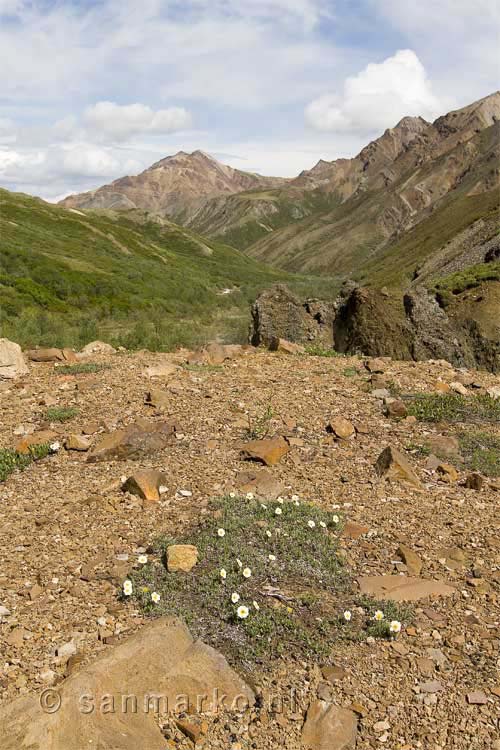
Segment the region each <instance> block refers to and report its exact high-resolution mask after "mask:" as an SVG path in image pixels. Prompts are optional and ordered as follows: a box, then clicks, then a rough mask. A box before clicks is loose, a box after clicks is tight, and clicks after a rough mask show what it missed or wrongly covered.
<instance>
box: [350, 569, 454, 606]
mask: <svg viewBox="0 0 500 750" xmlns="http://www.w3.org/2000/svg"><path fill="white" fill-rule="evenodd" d="M358 584H359V589H360V592H361V593H362V594H364V595H366V596H372V597H373V598H374V599H382V600H384V601H386V600H387V601H392V602H416V601H419V600H420V599H426V598H427V597H429V596H451V595H452V594H454V593H455V589H454V588H453V587H452V586H448V585H447V584H446V583H443V582H442V581H433V580H426V579H424V578H416V577H413V578H411V577H409V576H399V575H394V576H392V575H386V576H362V577H361V578H358Z"/></svg>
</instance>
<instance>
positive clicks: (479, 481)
mask: <svg viewBox="0 0 500 750" xmlns="http://www.w3.org/2000/svg"><path fill="white" fill-rule="evenodd" d="M465 486H466V487H467V489H468V490H476V492H480V491H481V490H482V489H483V487H484V477H482V476H481V474H478V472H477V471H473V472H472V474H469V475H468V477H467V478H466V480H465Z"/></svg>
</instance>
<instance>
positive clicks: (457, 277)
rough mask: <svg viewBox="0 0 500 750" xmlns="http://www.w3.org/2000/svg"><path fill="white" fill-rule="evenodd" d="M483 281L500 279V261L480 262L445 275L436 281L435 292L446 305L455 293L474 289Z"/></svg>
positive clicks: (444, 305)
mask: <svg viewBox="0 0 500 750" xmlns="http://www.w3.org/2000/svg"><path fill="white" fill-rule="evenodd" d="M483 281H500V261H495V262H493V263H478V264H477V265H475V266H469V268H465V269H464V270H463V271H457V273H452V274H450V275H449V276H445V277H443V278H442V279H439V281H438V282H437V283H436V286H435V292H436V295H437V298H438V300H439V303H440V304H441V305H442V306H443V307H446V306H447V305H448V304H449V303H450V302H451V301H452V299H453V296H454V295H457V294H461V293H462V292H464V291H465V290H466V289H474V288H475V287H477V286H479V285H480V284H482V283H483Z"/></svg>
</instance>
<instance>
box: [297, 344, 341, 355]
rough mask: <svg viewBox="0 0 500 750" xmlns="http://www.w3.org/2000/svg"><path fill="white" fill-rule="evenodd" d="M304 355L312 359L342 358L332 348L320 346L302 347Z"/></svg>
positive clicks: (309, 345)
mask: <svg viewBox="0 0 500 750" xmlns="http://www.w3.org/2000/svg"><path fill="white" fill-rule="evenodd" d="M304 348H305V351H306V354H308V355H310V356H312V357H343V356H344V355H343V354H339V352H336V351H335V349H334V348H333V347H326V346H323V345H322V344H308V345H307V346H305V347H304Z"/></svg>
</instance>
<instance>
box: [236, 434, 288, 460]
mask: <svg viewBox="0 0 500 750" xmlns="http://www.w3.org/2000/svg"><path fill="white" fill-rule="evenodd" d="M289 450H290V446H289V444H288V443H287V441H286V440H285V439H284V438H283V437H273V438H265V439H264V440H252V441H251V442H250V443H247V444H246V445H245V447H244V448H243V450H242V456H243V458H245V459H246V460H248V461H260V462H261V463H263V464H265V465H266V466H274V464H277V463H278V462H279V461H281V459H282V458H283V456H284V455H285V454H286V453H288V451H289Z"/></svg>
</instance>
